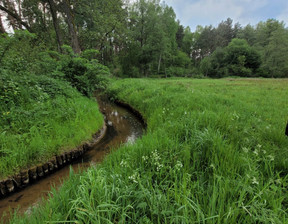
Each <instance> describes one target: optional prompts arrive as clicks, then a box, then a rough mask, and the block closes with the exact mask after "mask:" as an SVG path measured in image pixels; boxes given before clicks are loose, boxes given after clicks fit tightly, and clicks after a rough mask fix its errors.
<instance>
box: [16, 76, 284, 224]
mask: <svg viewBox="0 0 288 224" xmlns="http://www.w3.org/2000/svg"><path fill="white" fill-rule="evenodd" d="M287 84H288V83H287V80H286V79H283V80H269V79H221V80H191V79H168V80H151V79H125V80H118V81H113V82H112V83H110V84H109V85H108V88H107V92H106V93H107V94H108V95H109V96H110V97H111V98H113V99H116V98H117V99H120V100H122V101H125V102H127V103H129V104H130V105H132V106H133V107H134V108H136V109H137V110H139V111H140V112H141V113H142V114H143V115H144V117H145V119H146V120H147V122H148V130H147V134H146V135H145V136H143V138H142V139H139V140H138V141H137V142H136V143H135V144H134V145H124V146H123V147H121V148H120V149H118V150H117V151H115V152H113V153H112V154H111V155H109V156H108V158H107V159H106V160H105V161H104V162H103V163H102V164H101V165H97V166H96V168H95V167H93V168H90V169H89V170H88V171H87V172H85V173H82V174H71V178H70V180H69V181H67V182H66V183H64V185H63V187H62V188H61V189H60V191H59V192H56V191H53V193H52V195H51V198H50V200H49V202H44V204H43V205H41V206H40V207H39V208H36V209H34V211H33V212H32V214H31V215H29V216H26V217H24V218H23V217H21V218H17V217H14V219H13V221H11V222H12V223H44V222H45V221H49V222H57V223H62V222H63V223H64V222H65V223H66V222H73V223H74V222H75V223H115V222H116V223H257V222H259V223H286V222H287V219H288V204H287V203H288V198H287V193H288V192H287V186H288V176H287V171H288V166H287V164H288V161H287V156H286V155H287V153H288V151H287V149H288V147H287V146H288V139H287V136H285V134H284V133H285V127H286V121H287V110H285V109H283V108H287V106H288V101H287V98H286V97H285V96H286V95H287V92H288V89H287V87H288V85H287ZM51 211H53V212H51Z"/></svg>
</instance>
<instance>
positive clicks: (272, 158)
mask: <svg viewBox="0 0 288 224" xmlns="http://www.w3.org/2000/svg"><path fill="white" fill-rule="evenodd" d="M267 158H268V159H269V160H270V161H274V159H275V158H274V156H272V155H268V156H267Z"/></svg>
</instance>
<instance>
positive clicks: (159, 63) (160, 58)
mask: <svg viewBox="0 0 288 224" xmlns="http://www.w3.org/2000/svg"><path fill="white" fill-rule="evenodd" d="M161 60H162V53H160V57H159V62H158V74H159V73H160V67H161Z"/></svg>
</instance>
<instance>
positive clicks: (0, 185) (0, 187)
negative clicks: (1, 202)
mask: <svg viewBox="0 0 288 224" xmlns="http://www.w3.org/2000/svg"><path fill="white" fill-rule="evenodd" d="M106 130H107V126H106V124H105V123H104V125H103V127H102V129H101V130H99V131H98V132H97V133H96V134H94V135H93V137H92V140H90V141H87V142H85V143H83V144H81V145H80V146H78V147H77V148H75V149H72V150H70V151H68V152H64V153H62V154H60V155H57V156H54V157H53V158H51V159H50V160H49V161H47V162H45V163H43V164H38V165H36V166H33V167H31V168H29V169H26V170H22V171H20V172H19V173H18V174H15V175H14V176H12V177H8V178H6V179H4V180H1V181H0V198H4V197H6V196H8V195H9V194H11V193H13V192H15V191H17V190H20V189H23V188H24V187H26V186H27V185H29V184H30V183H33V182H35V181H37V180H38V179H40V178H42V177H44V176H47V175H49V174H51V173H53V172H55V171H57V170H59V169H61V168H62V167H63V166H65V165H69V164H71V162H73V161H74V160H77V159H78V158H79V157H81V156H82V155H83V154H84V153H85V152H86V151H88V150H90V149H91V148H92V147H93V145H95V144H96V143H97V142H99V141H101V139H102V138H103V137H104V136H105V133H106Z"/></svg>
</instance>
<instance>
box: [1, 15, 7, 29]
mask: <svg viewBox="0 0 288 224" xmlns="http://www.w3.org/2000/svg"><path fill="white" fill-rule="evenodd" d="M0 33H6V30H5V28H4V26H3V23H2V18H1V15H0Z"/></svg>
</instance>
